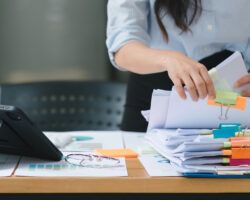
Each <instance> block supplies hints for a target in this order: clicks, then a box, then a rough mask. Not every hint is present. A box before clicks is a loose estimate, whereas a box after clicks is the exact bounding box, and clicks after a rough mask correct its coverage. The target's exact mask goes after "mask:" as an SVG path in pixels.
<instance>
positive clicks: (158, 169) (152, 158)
mask: <svg viewBox="0 0 250 200" xmlns="http://www.w3.org/2000/svg"><path fill="white" fill-rule="evenodd" d="M139 160H140V162H141V163H142V165H143V166H144V168H145V169H146V171H147V173H148V175H149V176H181V174H180V173H178V172H177V171H176V170H175V168H174V167H173V166H172V165H171V164H170V162H169V160H168V159H166V158H164V157H163V156H161V155H160V154H153V155H142V156H140V157H139Z"/></svg>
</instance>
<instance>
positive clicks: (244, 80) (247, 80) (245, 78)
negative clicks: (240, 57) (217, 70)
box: [234, 74, 250, 87]
mask: <svg viewBox="0 0 250 200" xmlns="http://www.w3.org/2000/svg"><path fill="white" fill-rule="evenodd" d="M247 83H250V74H247V75H246V76H243V77H242V78H240V79H239V80H238V81H236V82H235V84H234V86H235V87H241V86H243V85H245V84H247Z"/></svg>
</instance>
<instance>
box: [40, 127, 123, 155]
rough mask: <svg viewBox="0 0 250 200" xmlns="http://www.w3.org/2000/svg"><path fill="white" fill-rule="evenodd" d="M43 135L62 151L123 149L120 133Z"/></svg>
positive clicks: (59, 133)
mask: <svg viewBox="0 0 250 200" xmlns="http://www.w3.org/2000/svg"><path fill="white" fill-rule="evenodd" d="M45 134H46V136H47V137H48V138H49V139H51V141H52V143H54V144H55V145H56V146H58V147H59V148H60V150H62V151H88V152H90V151H91V152H92V151H94V150H95V149H102V148H103V149H120V148H123V139H122V131H73V132H45ZM64 140H65V141H64Z"/></svg>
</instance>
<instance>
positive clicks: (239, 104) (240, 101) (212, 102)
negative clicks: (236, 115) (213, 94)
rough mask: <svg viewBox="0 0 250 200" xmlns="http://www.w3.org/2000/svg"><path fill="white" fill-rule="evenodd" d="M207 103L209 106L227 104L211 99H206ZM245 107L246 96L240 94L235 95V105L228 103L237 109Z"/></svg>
mask: <svg viewBox="0 0 250 200" xmlns="http://www.w3.org/2000/svg"><path fill="white" fill-rule="evenodd" d="M207 104H208V105H209V106H228V105H224V104H220V103H217V102H216V101H215V100H213V99H208V102H207ZM246 107H247V98H246V97H242V96H238V97H237V99H236V104H235V105H230V108H234V109H238V110H245V109H246Z"/></svg>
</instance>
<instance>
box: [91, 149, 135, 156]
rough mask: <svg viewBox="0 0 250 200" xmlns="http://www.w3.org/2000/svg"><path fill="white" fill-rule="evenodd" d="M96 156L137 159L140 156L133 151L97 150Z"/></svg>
mask: <svg viewBox="0 0 250 200" xmlns="http://www.w3.org/2000/svg"><path fill="white" fill-rule="evenodd" d="M95 152H96V154H98V155H102V156H109V157H115V158H116V157H125V158H137V157H138V154H137V153H136V152H135V151H133V150H131V149H96V151H95Z"/></svg>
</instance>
